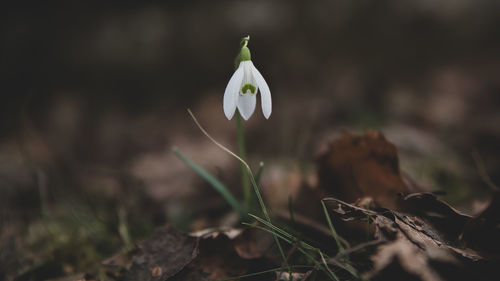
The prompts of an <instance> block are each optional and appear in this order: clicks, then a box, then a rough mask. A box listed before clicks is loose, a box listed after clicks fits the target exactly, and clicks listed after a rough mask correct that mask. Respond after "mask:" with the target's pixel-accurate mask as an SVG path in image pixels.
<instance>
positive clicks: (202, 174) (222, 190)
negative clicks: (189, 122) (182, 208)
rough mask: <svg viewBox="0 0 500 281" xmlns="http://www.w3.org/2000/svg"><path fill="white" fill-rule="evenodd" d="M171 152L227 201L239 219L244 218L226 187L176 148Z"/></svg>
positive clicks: (239, 206)
mask: <svg viewBox="0 0 500 281" xmlns="http://www.w3.org/2000/svg"><path fill="white" fill-rule="evenodd" d="M172 151H173V152H174V153H175V155H176V156H177V157H178V158H179V159H180V160H182V161H183V162H184V163H186V165H188V166H189V167H190V168H191V169H193V170H194V171H195V172H196V173H197V174H198V175H199V176H200V177H202V178H203V179H205V180H206V181H207V182H208V183H210V185H212V187H213V188H214V189H215V190H217V191H218V192H219V193H220V194H221V195H222V197H223V198H224V199H225V200H226V201H227V203H228V204H229V205H231V207H232V208H233V209H234V211H236V213H238V215H240V217H242V218H243V217H244V216H245V215H244V213H243V212H242V209H241V205H240V203H239V202H238V200H236V198H234V196H233V194H232V193H231V192H230V191H229V189H227V187H226V186H225V185H224V184H222V183H221V182H220V181H219V180H218V179H216V178H215V177H214V176H212V174H210V173H209V172H207V171H205V169H203V168H202V167H200V166H198V164H196V163H194V162H193V161H191V160H190V159H189V158H187V156H185V155H184V154H183V153H182V152H181V151H180V150H179V149H178V148H177V147H173V148H172Z"/></svg>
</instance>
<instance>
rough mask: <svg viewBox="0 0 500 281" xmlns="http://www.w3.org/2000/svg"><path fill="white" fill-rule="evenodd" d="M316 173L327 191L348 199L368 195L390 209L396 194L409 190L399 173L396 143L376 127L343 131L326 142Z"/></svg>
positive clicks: (352, 199) (349, 200) (394, 204)
mask: <svg viewBox="0 0 500 281" xmlns="http://www.w3.org/2000/svg"><path fill="white" fill-rule="evenodd" d="M318 175H319V181H320V183H321V186H323V187H324V188H325V189H326V193H327V194H328V195H331V196H335V197H337V198H339V199H341V200H344V201H348V202H354V201H356V200H358V198H363V197H371V198H373V199H374V200H375V203H376V204H377V205H379V206H381V207H385V208H390V209H394V208H395V207H396V203H397V202H396V200H397V194H399V193H409V192H410V191H411V190H410V189H409V187H408V186H407V185H406V183H405V181H404V180H403V177H402V176H401V174H400V170H399V160H398V156H397V150H396V147H395V146H394V145H393V144H392V143H390V142H388V141H387V140H386V139H385V137H384V136H383V135H382V134H381V133H378V132H376V131H367V132H366V133H365V134H364V135H362V136H355V135H351V134H349V133H344V134H343V135H342V136H340V137H339V138H337V139H336V140H334V141H332V142H330V143H329V144H328V149H327V150H326V151H325V152H324V153H322V154H321V155H320V156H319V157H318Z"/></svg>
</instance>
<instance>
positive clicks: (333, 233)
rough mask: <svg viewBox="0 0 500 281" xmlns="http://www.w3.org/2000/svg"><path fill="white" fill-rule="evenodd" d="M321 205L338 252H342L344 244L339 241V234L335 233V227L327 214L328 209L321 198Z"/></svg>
mask: <svg viewBox="0 0 500 281" xmlns="http://www.w3.org/2000/svg"><path fill="white" fill-rule="evenodd" d="M321 206H323V212H325V217H326V221H327V222H328V226H329V227H330V230H331V231H332V236H333V239H335V243H337V247H338V249H339V252H340V253H342V252H343V251H344V250H345V249H344V246H342V243H340V239H339V236H338V235H337V231H335V228H334V227H333V224H332V220H331V218H330V215H329V214H328V210H327V209H326V206H325V202H323V200H321Z"/></svg>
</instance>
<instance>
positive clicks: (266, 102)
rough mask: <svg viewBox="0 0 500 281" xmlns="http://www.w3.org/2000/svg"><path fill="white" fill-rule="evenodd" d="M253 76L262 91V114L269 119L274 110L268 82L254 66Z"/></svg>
mask: <svg viewBox="0 0 500 281" xmlns="http://www.w3.org/2000/svg"><path fill="white" fill-rule="evenodd" d="M252 74H253V78H254V79H255V82H256V83H257V86H258V87H259V90H260V99H261V104H262V113H264V117H266V119H268V118H269V116H271V111H272V108H273V106H272V101H271V91H270V90H269V86H267V83H266V80H264V77H262V74H260V72H259V71H258V70H257V68H255V66H254V65H253V64H252Z"/></svg>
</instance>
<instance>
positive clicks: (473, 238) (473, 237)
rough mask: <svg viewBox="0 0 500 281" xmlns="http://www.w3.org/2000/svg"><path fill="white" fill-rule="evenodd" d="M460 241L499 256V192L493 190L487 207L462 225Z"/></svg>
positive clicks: (484, 252)
mask: <svg viewBox="0 0 500 281" xmlns="http://www.w3.org/2000/svg"><path fill="white" fill-rule="evenodd" d="M460 239H461V241H462V242H463V243H464V244H465V245H466V246H468V247H471V248H473V249H475V250H477V251H480V252H481V253H483V254H484V255H487V256H491V257H496V258H497V259H498V258H500V192H498V191H497V192H495V193H494V194H493V198H492V200H491V202H490V204H489V205H488V207H487V208H486V209H485V210H484V211H483V212H482V213H481V214H479V215H478V216H477V217H475V218H472V219H471V220H469V221H468V222H467V223H466V224H465V227H464V231H463V235H462V236H461V237H460Z"/></svg>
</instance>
